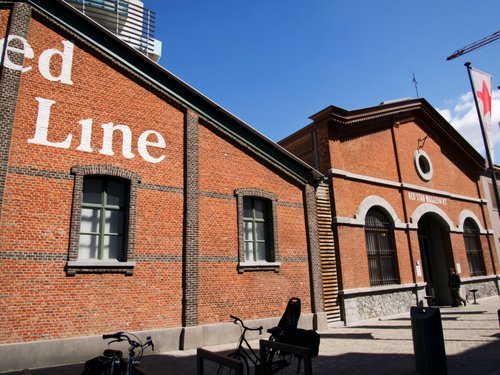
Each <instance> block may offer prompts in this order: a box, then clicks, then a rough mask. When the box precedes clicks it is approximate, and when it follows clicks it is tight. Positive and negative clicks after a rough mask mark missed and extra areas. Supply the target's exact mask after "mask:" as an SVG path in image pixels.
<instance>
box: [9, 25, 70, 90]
mask: <svg viewBox="0 0 500 375" xmlns="http://www.w3.org/2000/svg"><path fill="white" fill-rule="evenodd" d="M15 41H18V42H20V43H21V44H22V48H17V47H14V46H12V42H15ZM4 43H5V39H0V50H3V47H4ZM62 44H63V46H64V49H63V51H62V52H61V51H59V50H58V49H55V48H49V49H47V50H45V51H43V52H42V53H41V54H40V58H39V59H38V70H39V71H40V74H41V75H42V77H43V78H45V79H47V80H49V81H51V82H61V83H64V84H66V85H72V84H73V81H72V80H71V67H72V65H73V47H74V45H73V43H71V42H69V41H67V40H63V41H62ZM9 52H10V53H19V54H22V55H23V57H24V60H27V59H32V58H34V57H35V53H34V52H33V48H31V46H30V45H29V43H28V41H27V40H26V39H24V38H23V37H21V36H18V35H9V36H8V37H7V46H6V49H5V61H4V63H3V65H4V66H5V67H6V68H9V69H13V70H20V71H21V72H22V73H26V72H29V71H30V70H31V65H30V66H27V67H24V68H23V66H22V65H18V64H15V63H14V62H12V60H11V58H10V56H9ZM54 56H60V58H61V72H60V73H59V76H53V75H52V72H51V71H50V64H51V62H52V57H54Z"/></svg>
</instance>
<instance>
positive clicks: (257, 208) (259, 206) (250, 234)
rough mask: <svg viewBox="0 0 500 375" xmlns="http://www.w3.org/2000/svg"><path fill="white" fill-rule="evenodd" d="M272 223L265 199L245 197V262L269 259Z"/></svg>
mask: <svg viewBox="0 0 500 375" xmlns="http://www.w3.org/2000/svg"><path fill="white" fill-rule="evenodd" d="M270 223H271V220H270V218H269V209H268V204H267V202H266V201H265V200H264V199H261V198H256V197H245V198H243V228H244V238H243V241H244V248H245V262H266V261H269V256H268V254H269V253H270V249H269V247H270V246H271V243H270V241H269V231H270V228H269V226H270Z"/></svg>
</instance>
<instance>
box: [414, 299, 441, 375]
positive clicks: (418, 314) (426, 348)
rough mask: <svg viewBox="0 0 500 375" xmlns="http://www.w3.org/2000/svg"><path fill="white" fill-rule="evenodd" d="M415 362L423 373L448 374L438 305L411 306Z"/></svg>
mask: <svg viewBox="0 0 500 375" xmlns="http://www.w3.org/2000/svg"><path fill="white" fill-rule="evenodd" d="M410 316H411V331H412V335H413V350H414V352H415V364H416V366H417V371H418V372H419V373H421V374H429V375H443V374H447V371H448V370H447V366H446V353H445V349H444V337H443V326H442V324H441V313H440V311H439V308H437V307H411V309H410Z"/></svg>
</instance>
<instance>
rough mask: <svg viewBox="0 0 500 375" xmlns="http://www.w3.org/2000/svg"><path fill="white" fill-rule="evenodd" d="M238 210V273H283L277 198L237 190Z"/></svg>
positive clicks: (255, 192)
mask: <svg viewBox="0 0 500 375" xmlns="http://www.w3.org/2000/svg"><path fill="white" fill-rule="evenodd" d="M235 195H236V199H237V209H238V267H237V268H238V272H239V273H243V272H246V271H274V272H279V269H280V266H281V263H280V257H279V254H278V238H277V223H278V220H277V209H276V201H277V199H276V195H275V194H273V193H269V192H266V191H263V190H260V189H252V188H248V189H247V188H240V189H236V190H235Z"/></svg>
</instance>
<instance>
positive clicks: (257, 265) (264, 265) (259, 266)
mask: <svg viewBox="0 0 500 375" xmlns="http://www.w3.org/2000/svg"><path fill="white" fill-rule="evenodd" d="M280 267H281V263H280V262H248V263H239V264H238V273H243V272H254V271H274V272H279V271H280Z"/></svg>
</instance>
